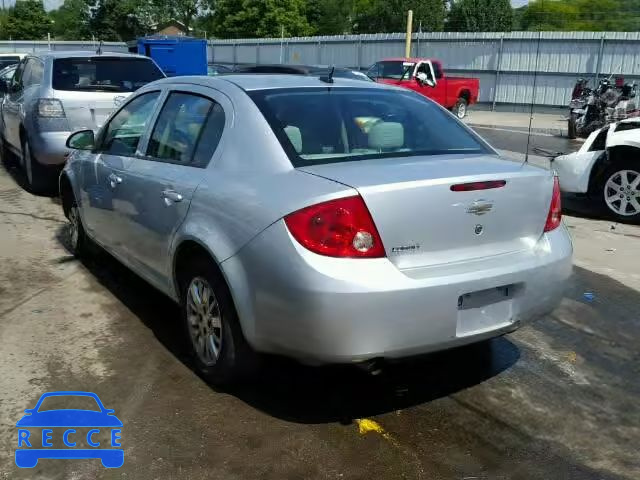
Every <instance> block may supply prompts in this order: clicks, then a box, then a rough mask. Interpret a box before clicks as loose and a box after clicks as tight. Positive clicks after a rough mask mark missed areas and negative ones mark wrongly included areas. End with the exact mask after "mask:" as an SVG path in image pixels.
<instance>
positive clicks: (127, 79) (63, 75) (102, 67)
mask: <svg viewBox="0 0 640 480" xmlns="http://www.w3.org/2000/svg"><path fill="white" fill-rule="evenodd" d="M163 77H164V75H163V73H162V72H161V71H160V70H159V69H158V67H157V66H156V65H155V63H153V61H152V60H150V59H146V58H135V57H133V58H132V57H108V56H96V57H72V58H58V59H56V60H54V62H53V73H52V86H53V89H54V90H65V91H85V92H86V91H89V92H103V91H106V92H133V91H135V90H137V89H138V88H140V87H142V86H143V85H146V84H147V83H149V82H153V81H154V80H158V79H160V78H163Z"/></svg>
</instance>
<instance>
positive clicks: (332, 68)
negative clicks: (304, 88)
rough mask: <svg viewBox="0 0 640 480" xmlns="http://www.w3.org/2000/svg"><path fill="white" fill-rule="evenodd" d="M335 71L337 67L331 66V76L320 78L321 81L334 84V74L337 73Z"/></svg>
mask: <svg viewBox="0 0 640 480" xmlns="http://www.w3.org/2000/svg"><path fill="white" fill-rule="evenodd" d="M335 69H336V67H335V66H334V65H331V70H329V75H327V76H322V77H320V81H321V82H325V83H333V72H334V71H335Z"/></svg>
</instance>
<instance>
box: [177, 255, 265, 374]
mask: <svg viewBox="0 0 640 480" xmlns="http://www.w3.org/2000/svg"><path fill="white" fill-rule="evenodd" d="M180 277H181V278H180V279H179V284H180V303H181V315H182V323H183V328H184V336H185V342H186V344H187V347H186V348H187V350H188V353H189V356H190V357H191V359H192V361H193V364H194V365H195V367H196V371H197V373H198V374H199V375H201V376H202V377H203V378H204V379H205V380H206V381H207V382H209V383H211V384H213V385H224V384H229V383H233V382H237V381H238V380H241V379H245V378H247V377H248V376H250V375H251V374H252V373H254V372H255V370H256V368H257V365H258V361H257V355H256V353H255V352H254V351H253V349H252V348H251V347H250V345H249V344H248V343H247V341H246V339H245V337H244V335H243V333H242V329H241V328H240V322H239V320H238V315H237V312H236V309H235V307H234V305H233V300H232V298H231V294H230V292H229V289H228V287H227V285H226V283H225V281H224V279H223V278H222V275H221V274H220V273H219V272H218V270H217V268H216V267H215V266H214V265H213V264H212V261H211V260H210V259H208V258H203V257H202V256H196V257H193V258H192V259H190V260H189V261H188V264H187V265H186V266H185V267H184V268H183V269H182V273H181V275H180ZM198 298H200V302H198V301H197V299H198ZM207 312H209V313H208V314H207Z"/></svg>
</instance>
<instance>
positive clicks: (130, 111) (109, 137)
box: [100, 92, 160, 157]
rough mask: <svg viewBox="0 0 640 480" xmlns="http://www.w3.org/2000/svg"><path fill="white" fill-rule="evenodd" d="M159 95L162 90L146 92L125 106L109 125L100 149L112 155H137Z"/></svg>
mask: <svg viewBox="0 0 640 480" xmlns="http://www.w3.org/2000/svg"><path fill="white" fill-rule="evenodd" d="M159 96H160V92H149V93H145V94H143V95H140V96H138V97H136V98H134V99H133V100H131V101H130V102H129V103H128V104H127V105H126V106H124V107H123V108H122V110H120V111H119V112H118V113H117V114H116V115H115V116H114V117H113V118H112V119H111V121H110V122H109V124H108V125H107V128H106V130H105V132H104V137H103V141H102V147H101V149H100V150H101V151H102V152H104V153H108V154H110V155H124V156H128V157H131V156H133V155H135V153H136V149H137V148H138V143H140V138H141V137H142V134H143V133H144V131H145V128H146V125H147V122H148V121H149V117H150V116H151V114H152V113H153V109H154V107H155V105H156V102H157V100H158V97H159Z"/></svg>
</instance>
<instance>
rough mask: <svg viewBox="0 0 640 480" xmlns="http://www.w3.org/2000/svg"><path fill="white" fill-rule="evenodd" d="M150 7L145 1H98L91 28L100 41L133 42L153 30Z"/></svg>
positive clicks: (90, 24) (90, 22)
mask: <svg viewBox="0 0 640 480" xmlns="http://www.w3.org/2000/svg"><path fill="white" fill-rule="evenodd" d="M148 7H149V6H148V3H147V2H146V1H145V0H98V1H97V2H96V4H95V5H94V6H93V15H92V17H91V20H90V21H89V27H90V28H91V31H92V32H93V34H94V35H95V37H96V38H97V39H99V40H105V41H125V42H126V41H129V40H133V39H135V38H136V37H139V36H141V35H146V34H147V33H150V32H151V30H152V28H151V20H150V18H149V15H148Z"/></svg>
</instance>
